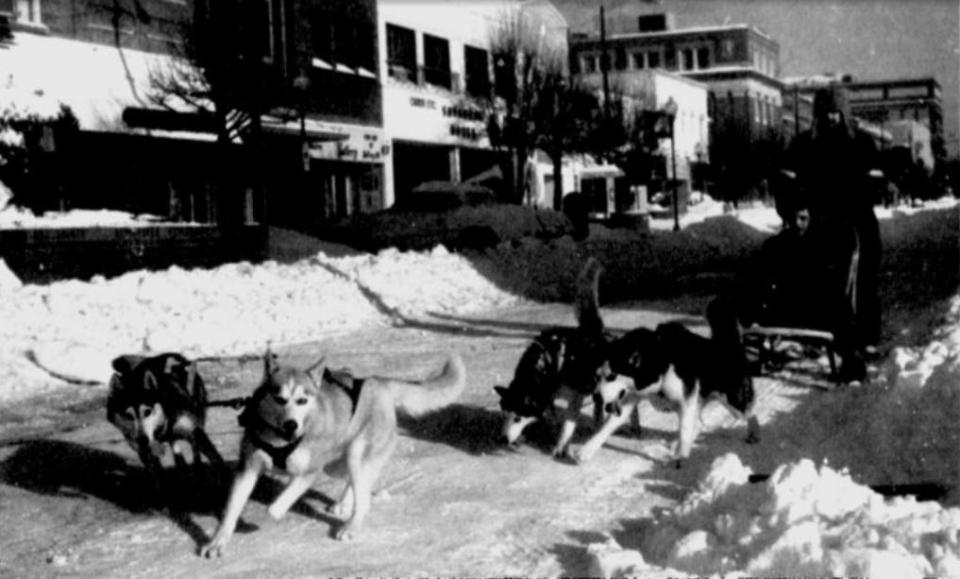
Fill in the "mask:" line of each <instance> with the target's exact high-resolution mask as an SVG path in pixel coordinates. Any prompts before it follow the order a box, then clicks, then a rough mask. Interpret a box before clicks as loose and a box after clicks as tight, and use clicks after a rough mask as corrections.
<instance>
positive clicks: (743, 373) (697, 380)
mask: <svg viewBox="0 0 960 579" xmlns="http://www.w3.org/2000/svg"><path fill="white" fill-rule="evenodd" d="M733 312H734V310H733V309H732V308H731V307H730V304H728V303H727V302H726V300H724V299H722V298H718V299H715V300H713V301H712V302H711V303H710V304H709V306H708V307H707V321H708V323H709V325H710V331H711V336H710V338H704V337H703V336H699V335H697V334H695V333H693V332H691V331H690V330H688V329H687V328H686V327H684V326H683V325H682V324H680V323H678V322H668V323H664V324H660V325H659V326H657V329H656V330H655V331H654V332H650V331H649V330H643V329H640V330H634V331H633V332H630V333H628V334H626V335H625V336H624V337H623V338H620V340H618V341H617V342H615V343H614V344H612V345H611V360H610V367H611V369H612V370H613V372H615V373H617V374H619V375H621V376H625V377H626V378H628V379H629V381H630V382H632V384H628V385H627V386H626V387H624V386H623V382H621V381H617V382H615V383H611V387H610V388H609V390H614V389H619V391H618V392H616V393H612V392H610V391H607V392H604V394H603V395H604V397H605V398H606V399H608V400H609V399H613V400H615V401H616V402H614V403H612V405H613V408H611V410H612V412H611V413H610V415H609V416H608V418H607V420H606V422H605V423H604V425H603V426H602V427H601V428H600V430H598V431H597V432H596V434H594V436H593V437H591V438H590V440H588V441H587V442H586V443H585V444H584V445H583V446H582V447H581V448H580V449H579V451H578V452H576V453H575V456H574V458H575V459H576V460H577V461H578V462H586V461H588V460H590V458H592V457H593V455H594V454H595V453H596V452H597V450H599V448H600V447H601V446H602V445H603V444H604V443H605V442H606V441H607V439H609V438H610V436H611V435H613V433H614V432H616V431H617V429H618V428H620V426H622V425H623V424H624V422H625V421H626V419H627V417H628V416H632V415H634V413H635V412H636V411H637V405H638V404H639V403H640V401H641V400H642V399H643V398H645V397H650V396H654V395H660V396H662V397H664V398H666V399H667V400H669V401H670V402H672V403H673V404H674V406H675V407H676V409H677V414H678V416H679V427H678V441H677V447H676V452H675V457H676V459H677V465H678V466H679V465H680V464H682V461H683V460H685V459H686V458H688V457H689V456H690V451H691V449H692V447H693V443H694V441H695V439H696V437H697V430H698V422H699V420H700V411H701V410H702V407H703V405H704V404H705V403H706V402H708V401H710V400H713V399H716V400H719V401H721V402H722V403H723V404H724V405H725V406H726V407H727V409H729V410H730V411H731V412H732V413H733V414H734V415H736V416H740V417H743V418H744V419H746V421H747V439H746V440H747V442H748V443H753V442H757V441H758V440H759V429H760V426H759V423H758V421H757V418H756V416H755V415H754V414H753V410H754V403H755V400H756V393H755V391H754V387H753V378H752V377H751V376H750V373H749V371H748V365H747V359H746V353H745V351H744V347H743V338H742V334H741V329H740V326H739V322H738V321H737V319H736V316H735V315H734V313H733Z"/></svg>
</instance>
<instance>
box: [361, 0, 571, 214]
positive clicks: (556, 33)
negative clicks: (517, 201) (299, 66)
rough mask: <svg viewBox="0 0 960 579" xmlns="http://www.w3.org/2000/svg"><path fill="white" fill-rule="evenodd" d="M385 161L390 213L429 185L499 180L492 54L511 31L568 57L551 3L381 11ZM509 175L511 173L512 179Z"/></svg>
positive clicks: (388, 6) (393, 5)
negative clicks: (485, 177) (514, 27)
mask: <svg viewBox="0 0 960 579" xmlns="http://www.w3.org/2000/svg"><path fill="white" fill-rule="evenodd" d="M378 17H379V31H380V39H381V42H380V76H381V78H382V79H383V118H384V131H385V133H386V135H387V137H386V138H387V139H388V140H389V144H390V148H391V151H392V155H391V156H390V157H389V158H388V159H387V161H386V163H387V169H386V174H387V178H386V186H385V205H387V206H390V205H392V204H393V203H394V202H396V201H402V200H403V199H404V197H405V196H408V195H410V194H411V192H412V191H413V189H414V188H415V187H416V186H417V185H419V184H421V183H423V182H426V181H452V182H461V181H466V180H469V179H471V178H473V177H476V176H478V175H481V174H485V173H488V172H489V171H491V170H496V169H497V168H499V167H500V166H501V165H502V161H503V158H502V155H501V153H500V152H498V151H496V150H495V147H494V146H493V145H492V144H491V142H490V137H489V135H488V134H487V126H488V119H489V117H490V114H491V113H492V112H493V111H494V110H495V109H496V107H497V91H496V78H495V66H496V63H495V62H494V54H495V50H494V46H493V45H494V44H495V43H496V42H497V41H498V40H497V39H498V35H499V34H501V33H502V31H503V30H504V29H505V27H507V26H509V25H510V23H512V22H521V23H523V26H524V28H525V29H526V30H530V31H533V34H535V35H538V42H539V43H540V48H541V49H542V50H544V51H547V50H564V51H565V50H566V37H567V27H566V21H565V20H564V18H563V17H562V16H561V15H560V13H559V12H557V10H556V9H555V8H554V7H553V6H552V5H551V4H550V3H549V2H547V1H534V2H518V1H514V0H495V1H492V2H476V3H474V2H460V1H456V0H437V1H434V2H404V1H402V0H392V1H384V2H380V5H379V16H378ZM507 172H509V169H507Z"/></svg>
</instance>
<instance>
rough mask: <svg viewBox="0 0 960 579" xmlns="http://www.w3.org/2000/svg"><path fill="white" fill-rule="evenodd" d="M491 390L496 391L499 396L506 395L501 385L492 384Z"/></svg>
mask: <svg viewBox="0 0 960 579" xmlns="http://www.w3.org/2000/svg"><path fill="white" fill-rule="evenodd" d="M493 391H494V392H496V393H497V395H498V396H500V398H504V397H505V396H506V395H507V389H506V388H505V387H503V386H494V387H493Z"/></svg>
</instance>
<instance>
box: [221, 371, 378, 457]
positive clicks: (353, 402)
mask: <svg viewBox="0 0 960 579" xmlns="http://www.w3.org/2000/svg"><path fill="white" fill-rule="evenodd" d="M323 380H324V381H325V382H329V383H330V384H333V385H335V386H337V387H339V388H340V389H341V390H343V391H344V392H345V393H346V394H347V397H348V398H349V399H350V416H351V417H352V416H353V415H354V414H356V412H357V404H358V403H359V401H360V390H361V389H362V387H363V382H364V381H363V380H362V379H359V378H354V377H353V375H352V374H350V373H349V372H347V371H346V370H329V369H324V371H323ZM245 402H246V405H245V406H244V409H243V412H241V413H240V416H239V417H237V422H239V423H240V426H242V427H243V428H244V429H245V430H256V429H258V428H265V429H267V430H270V431H272V432H273V433H275V434H277V435H278V436H280V437H281V438H282V437H283V432H281V431H280V430H279V429H278V428H277V427H276V426H274V425H272V424H270V423H268V422H267V421H266V420H264V419H263V418H262V417H261V416H260V414H259V413H257V412H256V410H254V405H253V402H254V398H252V397H251V398H247V399H246V400H245ZM247 439H248V440H249V441H250V444H252V445H253V446H255V447H257V448H258V449H260V450H262V451H264V452H265V453H267V455H268V456H269V457H270V458H271V460H273V463H274V464H275V465H286V464H287V459H288V458H290V455H291V454H293V451H294V450H296V448H297V445H298V444H300V441H301V440H302V439H303V437H302V436H301V437H298V438H297V439H295V440H293V441H291V442H290V443H289V444H285V445H283V446H273V445H272V444H267V443H266V442H265V441H263V440H262V439H261V438H259V437H256V436H250V437H248V438H247Z"/></svg>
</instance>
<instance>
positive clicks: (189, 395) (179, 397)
mask: <svg viewBox="0 0 960 579" xmlns="http://www.w3.org/2000/svg"><path fill="white" fill-rule="evenodd" d="M113 369H114V374H113V376H112V377H111V378H110V385H109V393H108V395H107V420H109V421H110V422H111V423H112V424H113V425H114V426H116V427H117V428H118V429H119V430H120V432H121V433H123V436H124V438H126V440H127V442H128V443H130V446H131V447H132V448H133V449H134V451H136V453H137V455H138V456H139V457H140V460H141V461H142V462H143V465H144V466H145V467H146V468H147V471H148V472H149V473H150V476H151V479H152V480H153V484H154V485H156V486H157V489H158V490H159V482H160V475H161V473H162V470H163V466H162V463H161V458H162V457H163V456H164V454H166V448H167V446H169V447H170V448H171V450H172V452H173V456H174V460H175V462H176V464H177V466H178V467H179V468H184V467H186V460H185V459H184V457H183V455H182V452H183V448H182V446H181V444H180V443H181V442H183V443H186V444H188V445H189V446H190V447H191V453H192V460H193V464H194V466H195V467H199V466H200V455H201V454H203V455H205V456H206V457H207V459H208V460H209V461H210V462H211V463H213V464H215V465H217V466H218V467H223V466H224V463H223V459H222V458H221V457H220V453H218V452H217V449H216V447H215V446H214V445H213V443H212V442H211V441H210V438H209V437H208V436H207V433H206V432H205V431H204V422H205V420H206V412H207V390H206V387H205V386H204V383H203V378H202V377H201V376H200V374H199V373H198V372H197V363H196V362H194V361H190V360H187V359H186V358H185V357H183V356H182V355H180V354H175V353H170V354H160V355H159V356H152V357H147V356H138V355H125V356H120V357H118V358H116V359H114V360H113Z"/></svg>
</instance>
